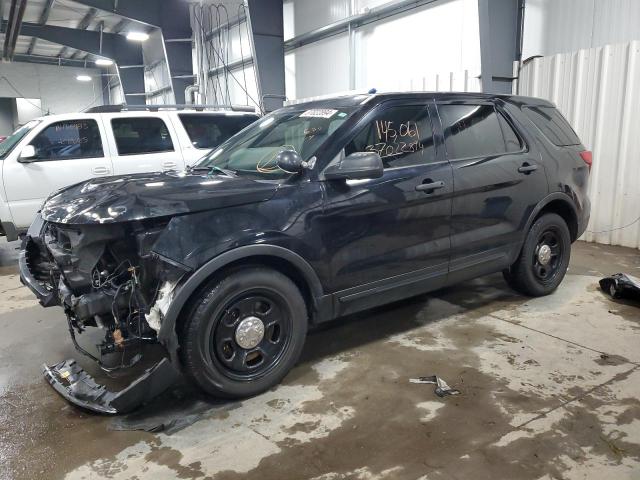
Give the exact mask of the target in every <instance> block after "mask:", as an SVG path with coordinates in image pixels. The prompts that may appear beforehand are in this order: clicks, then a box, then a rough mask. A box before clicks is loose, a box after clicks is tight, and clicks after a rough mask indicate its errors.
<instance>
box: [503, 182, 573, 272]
mask: <svg viewBox="0 0 640 480" xmlns="http://www.w3.org/2000/svg"><path fill="white" fill-rule="evenodd" d="M555 200H560V201H561V202H562V203H564V204H565V205H567V206H568V207H569V208H570V209H571V212H573V215H574V216H575V217H576V219H579V218H580V217H579V215H578V210H577V209H576V206H575V204H574V203H573V199H572V198H571V197H570V196H569V195H567V194H566V193H562V192H554V193H550V194H549V195H547V196H546V197H544V198H543V199H542V200H540V202H538V204H537V205H536V206H535V208H534V209H533V210H532V211H531V213H530V214H529V218H527V222H526V223H525V225H524V228H523V229H521V232H522V239H521V240H520V245H519V246H518V249H517V250H516V253H515V256H516V257H517V256H518V255H519V254H520V250H521V249H522V243H523V242H524V239H525V238H526V234H527V232H528V231H529V229H530V228H531V226H532V225H533V221H534V220H535V218H536V217H537V216H538V214H539V213H540V212H541V211H542V209H544V207H546V206H547V205H549V204H550V203H551V202H553V201H555ZM513 261H515V258H513Z"/></svg>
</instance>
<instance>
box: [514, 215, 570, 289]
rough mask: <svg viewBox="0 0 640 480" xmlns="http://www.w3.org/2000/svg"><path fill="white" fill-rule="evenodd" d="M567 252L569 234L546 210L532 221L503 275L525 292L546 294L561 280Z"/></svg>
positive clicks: (561, 221)
mask: <svg viewBox="0 0 640 480" xmlns="http://www.w3.org/2000/svg"><path fill="white" fill-rule="evenodd" d="M570 256H571V235H570V233H569V228H568V227H567V224H566V222H565V221H564V219H563V218H562V217H560V216H559V215H556V214H555V213H547V214H544V215H542V216H541V217H540V218H538V219H537V220H536V221H535V222H534V224H533V225H532V227H531V229H530V230H529V233H528V234H527V237H526V239H525V242H524V245H523V247H522V250H521V252H520V255H519V257H518V259H517V260H516V262H515V263H514V264H513V265H512V266H511V268H509V269H508V270H505V271H504V272H503V274H504V278H505V280H506V281H507V283H508V284H509V285H510V286H511V287H513V288H514V289H515V290H517V291H519V292H521V293H524V294H525V295H531V296H542V295H548V294H550V293H552V292H553V291H554V290H555V289H556V288H558V285H560V282H562V279H563V278H564V276H565V274H566V272H567V268H568V266H569V259H570Z"/></svg>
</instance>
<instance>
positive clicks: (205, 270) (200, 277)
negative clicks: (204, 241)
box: [158, 244, 327, 365]
mask: <svg viewBox="0 0 640 480" xmlns="http://www.w3.org/2000/svg"><path fill="white" fill-rule="evenodd" d="M255 256H267V257H276V258H281V259H282V260H285V261H287V262H289V263H290V264H292V265H293V266H295V267H296V268H297V269H298V270H299V271H300V273H301V274H302V275H303V277H304V278H305V280H306V281H307V284H308V285H309V289H310V290H311V296H312V297H313V298H312V300H313V302H314V303H316V304H317V303H319V302H321V301H323V289H322V284H321V283H320V280H319V279H318V276H317V275H316V273H315V271H314V270H313V268H312V267H311V265H309V263H308V262H307V261H306V260H305V259H304V258H302V257H301V256H300V255H298V254H297V253H295V252H292V251H291V250H288V249H286V248H283V247H279V246H277V245H263V244H261V245H245V246H242V247H238V248H234V249H232V250H229V251H227V252H225V253H222V254H220V255H218V256H217V257H215V258H212V259H211V260H209V261H208V262H207V263H205V264H204V265H202V266H201V267H200V268H199V269H198V270H196V271H195V272H194V273H193V274H192V275H191V276H190V277H189V278H187V280H186V281H185V282H184V283H183V284H182V285H181V286H179V287H178V290H177V293H176V295H175V296H174V298H173V300H172V301H171V304H170V305H169V309H168V310H167V314H166V315H165V317H164V319H163V321H162V325H161V327H160V332H159V333H158V340H159V341H160V343H162V344H163V345H164V346H165V348H166V349H167V350H168V352H169V354H170V355H171V361H172V363H174V364H175V365H178V364H179V363H178V359H177V355H176V353H177V349H178V336H177V334H176V331H175V325H176V322H177V320H178V316H179V315H180V312H181V311H182V309H183V308H184V306H185V304H186V303H187V301H188V300H189V298H190V297H191V295H192V294H193V293H194V292H195V291H196V290H197V288H198V287H199V286H201V285H202V283H203V282H205V281H206V280H207V278H209V277H210V276H211V275H212V274H214V273H215V272H217V271H218V270H220V269H221V268H223V267H225V266H226V265H229V264H230V263H232V262H235V261H237V260H241V259H243V258H249V257H255ZM324 298H327V297H324Z"/></svg>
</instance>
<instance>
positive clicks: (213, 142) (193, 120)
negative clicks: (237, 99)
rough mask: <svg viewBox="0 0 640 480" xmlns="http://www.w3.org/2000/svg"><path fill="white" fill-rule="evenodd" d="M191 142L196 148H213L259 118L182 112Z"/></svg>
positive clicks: (181, 115)
mask: <svg viewBox="0 0 640 480" xmlns="http://www.w3.org/2000/svg"><path fill="white" fill-rule="evenodd" d="M178 117H179V118H180V121H181V122H182V125H183V126H184V129H185V130H186V131H187V135H189V140H191V144H192V145H193V146H194V147H196V148H205V149H213V148H216V147H217V146H218V145H220V144H221V143H223V142H225V141H226V140H227V139H228V138H230V137H232V136H233V135H235V134H236V133H238V132H239V131H240V130H242V129H243V128H244V127H246V126H247V125H250V124H252V123H253V122H255V121H256V120H257V119H256V118H255V117H251V116H248V115H246V116H245V115H243V116H231V115H229V116H223V115H206V114H190V113H181V114H179V115H178Z"/></svg>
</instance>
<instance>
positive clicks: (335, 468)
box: [0, 243, 640, 480]
mask: <svg viewBox="0 0 640 480" xmlns="http://www.w3.org/2000/svg"><path fill="white" fill-rule="evenodd" d="M14 262H15V252H14V251H13V250H12V249H11V248H9V246H8V245H6V244H5V245H0V265H3V266H0V274H1V275H2V276H0V298H1V299H2V301H1V302H0V331H1V332H2V335H0V477H1V478H3V479H5V478H7V479H9V478H10V479H40V478H42V479H57V478H68V479H93V478H110V479H138V480H142V479H153V480H159V479H165V478H167V479H169V478H216V479H235V478H256V479H263V480H267V479H274V480H275V479H277V480H281V479H286V478H296V479H297V478H313V479H318V480H319V479H322V480H334V479H396V478H402V479H418V478H421V479H429V480H432V479H467V478H474V479H485V478H486V479H510V480H513V479H557V478H563V479H582V478H594V479H603V478H615V479H617V480H621V479H640V348H639V345H640V309H638V306H639V305H633V304H628V303H622V302H615V301H613V300H611V299H610V298H609V297H608V296H606V295H604V294H603V293H602V292H600V291H599V289H598V286H597V281H598V279H599V278H601V277H602V276H603V275H605V274H610V273H615V272H618V271H622V272H626V273H630V274H634V275H636V276H640V254H639V252H638V251H637V250H630V249H624V248H617V247H605V246H598V245H593V244H585V243H577V244H575V246H574V250H573V258H572V262H571V268H570V272H569V274H568V276H567V277H566V279H565V281H564V283H563V284H562V285H561V287H560V288H559V289H558V291H557V292H556V293H555V294H553V295H551V296H549V297H546V298H539V299H529V298H524V297H521V296H518V295H516V294H514V293H513V292H512V291H510V290H509V289H508V288H507V287H506V285H505V284H504V283H503V281H502V278H501V276H500V275H494V276H491V277H486V278H483V279H479V280H476V281H473V282H468V283H466V284H464V285H459V286H457V287H456V288H450V289H447V290H444V291H440V292H436V293H434V294H432V295H426V296H422V297H420V298H416V299H414V300H411V301H406V302H402V303H399V304H395V305H392V306H388V307H385V308H381V309H377V310H374V311H369V312H365V313H363V314H360V315H357V316H352V317H350V318H348V319H343V320H342V321H339V322H336V323H335V324H333V325H331V326H328V327H326V328H323V329H322V330H320V331H317V332H315V333H313V334H311V335H310V336H309V338H308V341H307V346H306V350H305V354H304V357H303V359H302V360H301V362H300V364H299V365H298V366H297V367H296V368H295V370H294V371H293V372H292V373H291V374H289V375H288V376H287V378H286V379H285V381H284V383H283V384H282V385H280V386H279V387H278V388H276V389H274V390H272V391H269V392H267V393H265V394H263V395H261V396H259V397H256V398H253V399H250V400H247V401H243V402H237V403H220V402H214V401H207V400H206V399H203V398H202V397H201V396H199V395H198V394H197V393H194V392H193V391H192V390H190V389H189V388H188V387H183V386H178V387H176V388H174V389H172V390H171V391H169V392H167V393H166V394H165V395H164V396H163V397H161V398H159V399H157V400H156V401H155V402H154V403H153V404H152V405H151V406H149V407H148V408H147V409H145V410H143V411H141V412H138V413H136V414H133V415H129V416H126V417H122V418H116V419H114V418H111V417H105V416H98V415H92V414H88V413H85V412H82V411H79V410H77V409H76V408H74V407H71V406H70V405H68V404H67V403H66V402H65V401H64V400H62V399H61V398H59V397H58V396H57V395H56V394H55V393H54V392H53V390H52V389H51V388H50V387H49V386H48V384H46V382H45V381H44V380H43V379H42V377H41V375H40V368H39V366H40V364H42V363H43V362H49V363H53V362H57V361H60V360H62V359H65V358H70V357H72V356H74V351H73V349H72V347H71V344H70V341H69V339H68V337H67V335H68V334H67V331H66V327H65V322H64V319H63V316H62V314H61V312H60V311H59V310H58V309H49V310H44V309H42V308H40V307H38V306H37V305H35V302H34V301H33V300H32V298H31V296H30V294H29V293H28V292H27V291H26V289H24V288H23V287H20V286H19V283H18V279H17V277H16V275H15V266H14ZM82 363H83V364H85V363H84V362H82ZM432 374H437V375H439V376H441V377H442V378H444V379H445V380H446V381H447V382H448V383H449V384H450V385H452V386H455V387H456V388H458V389H460V390H461V392H462V393H461V395H459V396H455V397H454V396H452V397H446V398H439V397H437V396H436V395H435V394H434V391H433V390H434V389H433V386H432V385H417V384H412V383H409V379H410V378H412V377H417V376H424V375H432ZM154 421H157V422H161V423H162V422H164V423H165V424H167V426H168V427H169V430H168V431H169V434H168V433H167V432H166V431H165V432H161V433H148V432H143V431H118V430H117V429H120V428H134V427H136V426H139V425H147V426H148V424H153V422H154ZM176 422H177V423H176Z"/></svg>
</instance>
